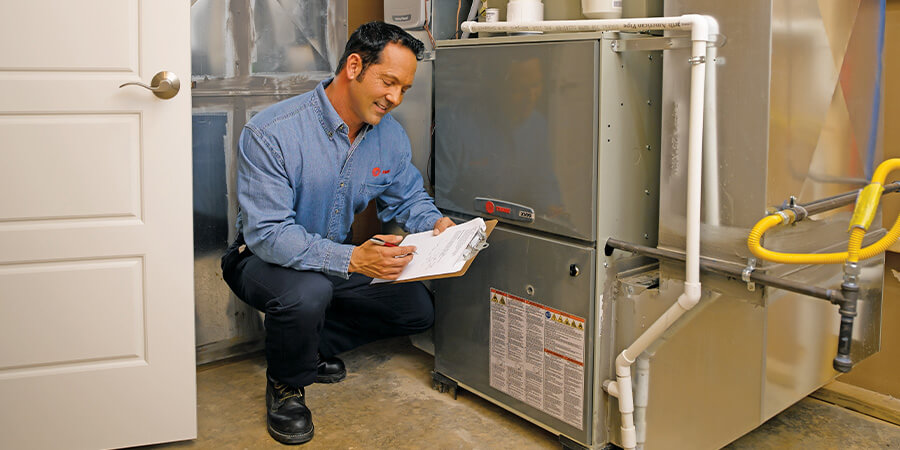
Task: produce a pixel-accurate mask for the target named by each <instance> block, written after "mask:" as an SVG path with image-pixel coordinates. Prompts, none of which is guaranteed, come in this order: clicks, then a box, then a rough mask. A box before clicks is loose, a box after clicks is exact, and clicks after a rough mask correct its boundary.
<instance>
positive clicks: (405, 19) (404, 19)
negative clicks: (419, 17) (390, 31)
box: [391, 14, 412, 22]
mask: <svg viewBox="0 0 900 450" xmlns="http://www.w3.org/2000/svg"><path fill="white" fill-rule="evenodd" d="M391 20H393V21H394V22H409V21H410V20H412V14H404V15H402V16H391Z"/></svg>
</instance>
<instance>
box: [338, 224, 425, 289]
mask: <svg viewBox="0 0 900 450" xmlns="http://www.w3.org/2000/svg"><path fill="white" fill-rule="evenodd" d="M375 237H376V238H378V239H381V240H382V241H384V242H389V243H391V244H399V243H400V242H401V241H402V240H403V237H402V236H395V235H391V234H376V235H375ZM414 251H416V248H415V247H413V246H403V247H388V246H384V245H378V244H376V243H374V242H372V241H366V242H364V243H363V244H362V245H360V246H358V247H356V248H354V249H353V253H351V254H350V267H349V269H348V270H349V271H350V272H357V273H361V274H363V275H365V276H368V277H372V278H383V279H385V280H396V279H397V277H399V276H400V272H401V271H403V268H404V267H406V265H407V264H409V262H410V261H412V258H413V255H412V253H413V252H414Z"/></svg>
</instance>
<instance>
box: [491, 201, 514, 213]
mask: <svg viewBox="0 0 900 450" xmlns="http://www.w3.org/2000/svg"><path fill="white" fill-rule="evenodd" d="M484 210H485V211H487V213H488V214H494V212H498V213H503V214H509V213H510V212H512V211H511V210H510V209H509V208H506V207H503V206H499V205H495V204H494V202H486V203H485V204H484Z"/></svg>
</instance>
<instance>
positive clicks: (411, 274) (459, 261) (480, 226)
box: [372, 217, 487, 283]
mask: <svg viewBox="0 0 900 450" xmlns="http://www.w3.org/2000/svg"><path fill="white" fill-rule="evenodd" d="M485 229H486V225H485V223H484V219H482V218H480V217H478V218H475V219H472V220H470V221H468V222H465V223H461V224H459V225H455V226H452V227H449V228H447V229H446V230H444V232H442V233H441V234H439V235H437V236H435V235H434V232H433V231H423V232H421V233H415V234H410V235H408V236H406V237H405V238H404V239H403V242H401V243H400V244H399V245H400V246H407V245H413V246H415V247H416V254H415V255H413V259H412V261H410V262H409V264H407V265H406V267H404V268H403V272H401V273H400V277H398V278H397V279H396V280H385V279H381V278H375V279H373V280H372V283H388V282H391V281H405V280H412V279H417V278H423V277H432V276H438V275H444V274H452V273H455V272H459V271H460V270H462V268H463V266H465V264H466V261H468V260H469V259H470V258H471V257H472V256H474V254H475V253H477V252H478V251H479V250H482V249H484V248H485V247H487V242H485V241H486V239H487V237H486V235H485Z"/></svg>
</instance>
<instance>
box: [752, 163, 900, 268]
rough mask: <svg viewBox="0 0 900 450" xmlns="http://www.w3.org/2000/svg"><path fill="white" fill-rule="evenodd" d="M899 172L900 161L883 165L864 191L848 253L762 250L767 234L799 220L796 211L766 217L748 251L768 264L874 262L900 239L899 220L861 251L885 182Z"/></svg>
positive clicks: (858, 205) (852, 222)
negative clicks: (872, 260)
mask: <svg viewBox="0 0 900 450" xmlns="http://www.w3.org/2000/svg"><path fill="white" fill-rule="evenodd" d="M896 169H900V159H898V158H895V159H889V160H887V161H884V162H883V163H881V164H880V165H879V166H878V168H877V169H876V170H875V174H874V175H873V176H872V182H871V183H870V184H869V185H868V186H866V187H865V189H863V190H862V192H860V194H859V198H858V199H857V200H856V208H855V209H854V212H853V217H852V218H851V219H850V230H849V231H850V239H849V242H848V244H847V251H846V252H838V253H781V252H775V251H772V250H768V249H766V248H763V246H762V245H761V244H760V240H761V239H762V236H763V234H765V233H766V231H768V230H770V229H772V228H774V227H776V226H778V225H780V224H791V223H793V222H794V221H795V220H796V218H797V216H796V213H794V211H791V210H785V211H781V212H779V213H777V214H772V215H769V216H766V217H763V218H762V220H760V221H759V222H757V223H756V225H754V226H753V229H752V230H750V235H749V236H748V237H747V247H748V248H749V249H750V252H751V253H753V255H755V256H756V257H758V258H760V259H764V260H766V261H772V262H776V263H781V264H840V263H843V262H854V263H855V262H858V261H859V260H860V259H866V258H871V257H873V256H875V255H878V254H880V253H882V252H884V251H886V250H887V249H888V248H889V247H890V246H891V245H893V244H894V242H897V239H898V238H900V216H898V217H897V220H896V221H894V225H893V226H891V229H890V230H889V231H888V233H887V234H886V235H885V236H884V237H882V238H881V239H879V240H878V242H875V243H874V244H872V245H870V246H868V247H866V248H860V247H862V241H863V237H864V236H865V234H866V230H867V229H868V228H869V225H871V223H872V219H874V218H875V213H876V212H877V210H878V201H879V199H880V198H881V193H882V191H884V187H883V185H884V180H885V179H886V178H887V175H888V174H889V173H891V172H892V171H894V170H896Z"/></svg>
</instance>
